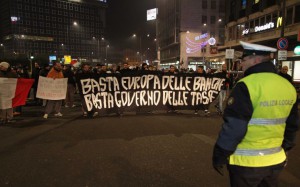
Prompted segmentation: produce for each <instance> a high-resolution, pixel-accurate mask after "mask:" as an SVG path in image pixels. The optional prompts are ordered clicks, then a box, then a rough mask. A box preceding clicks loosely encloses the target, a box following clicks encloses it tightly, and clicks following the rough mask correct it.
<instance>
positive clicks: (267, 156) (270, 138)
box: [229, 73, 297, 167]
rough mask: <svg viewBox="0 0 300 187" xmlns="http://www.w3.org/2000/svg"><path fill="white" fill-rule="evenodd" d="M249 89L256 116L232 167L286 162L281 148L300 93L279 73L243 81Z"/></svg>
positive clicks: (234, 157) (232, 162)
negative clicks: (291, 113) (290, 115)
mask: <svg viewBox="0 0 300 187" xmlns="http://www.w3.org/2000/svg"><path fill="white" fill-rule="evenodd" d="M240 81H241V82H244V83H245V84H246V86H247V88H248V91H249V94H250V99H251V102H252V106H253V114H252V117H251V120H250V121H249V123H248V129H247V132H246V135H245V137H244V138H243V140H242V141H241V142H240V143H239V144H238V146H237V149H236V150H235V152H234V153H233V154H232V155H231V156H230V159H229V164H231V165H238V166H245V167H264V166H271V165H276V164H279V163H282V162H283V161H284V160H285V159H286V155H285V152H284V150H283V149H282V148H281V145H282V141H283V138H284V131H285V126H286V123H285V122H286V119H287V117H288V116H289V114H290V111H291V109H292V107H293V105H294V103H295V102H296V99H297V94H296V90H295V88H294V87H293V85H291V84H290V83H289V82H288V81H287V80H286V79H284V78H282V77H280V76H279V75H277V74H275V73H255V74H251V75H249V76H247V77H245V78H243V79H241V80H240Z"/></svg>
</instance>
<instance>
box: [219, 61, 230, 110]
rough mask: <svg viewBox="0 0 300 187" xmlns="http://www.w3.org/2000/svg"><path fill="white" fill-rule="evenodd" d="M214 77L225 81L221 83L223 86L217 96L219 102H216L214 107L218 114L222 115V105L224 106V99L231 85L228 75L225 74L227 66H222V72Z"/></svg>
mask: <svg viewBox="0 0 300 187" xmlns="http://www.w3.org/2000/svg"><path fill="white" fill-rule="evenodd" d="M215 76H216V77H218V78H222V79H225V82H223V85H222V87H221V91H220V93H219V96H218V100H219V102H218V104H217V105H215V107H216V108H217V111H218V113H219V114H223V111H224V107H223V104H224V101H225V100H226V98H227V97H228V95H229V86H230V84H231V82H230V77H229V73H228V72H227V65H226V64H223V65H222V71H221V72H217V73H216V74H215Z"/></svg>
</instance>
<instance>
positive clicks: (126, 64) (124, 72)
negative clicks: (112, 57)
mask: <svg viewBox="0 0 300 187" xmlns="http://www.w3.org/2000/svg"><path fill="white" fill-rule="evenodd" d="M131 71H132V70H131V69H129V65H128V63H127V62H125V63H124V64H123V68H122V69H121V70H120V73H121V74H126V73H130V72H131Z"/></svg>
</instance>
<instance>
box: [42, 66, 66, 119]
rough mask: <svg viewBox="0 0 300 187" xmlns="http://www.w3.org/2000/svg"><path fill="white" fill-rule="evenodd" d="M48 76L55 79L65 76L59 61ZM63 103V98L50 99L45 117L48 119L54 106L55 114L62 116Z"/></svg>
mask: <svg viewBox="0 0 300 187" xmlns="http://www.w3.org/2000/svg"><path fill="white" fill-rule="evenodd" d="M47 78H53V79H61V78H64V75H63V72H62V66H61V64H60V63H59V62H56V63H55V64H54V66H53V67H52V69H51V70H50V71H49V73H48V75H47ZM61 105H62V100H48V102H47V104H46V108H45V114H44V116H43V117H44V118H45V119H47V118H48V115H49V114H50V113H51V112H52V110H53V108H54V116H55V117H62V116H63V115H62V113H60V109H61Z"/></svg>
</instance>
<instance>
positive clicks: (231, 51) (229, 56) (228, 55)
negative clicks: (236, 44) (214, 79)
mask: <svg viewBox="0 0 300 187" xmlns="http://www.w3.org/2000/svg"><path fill="white" fill-rule="evenodd" d="M225 58H226V59H233V58H234V49H226V53H225Z"/></svg>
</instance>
